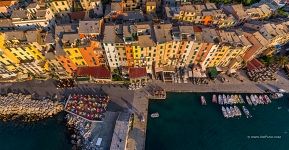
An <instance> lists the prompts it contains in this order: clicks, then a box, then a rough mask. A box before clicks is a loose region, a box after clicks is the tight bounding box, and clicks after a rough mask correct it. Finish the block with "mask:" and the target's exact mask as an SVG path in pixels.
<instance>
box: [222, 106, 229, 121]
mask: <svg viewBox="0 0 289 150" xmlns="http://www.w3.org/2000/svg"><path fill="white" fill-rule="evenodd" d="M222 112H223V116H224V117H225V118H229V116H228V113H227V111H226V108H225V107H224V106H222Z"/></svg>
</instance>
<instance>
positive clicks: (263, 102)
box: [259, 95, 266, 104]
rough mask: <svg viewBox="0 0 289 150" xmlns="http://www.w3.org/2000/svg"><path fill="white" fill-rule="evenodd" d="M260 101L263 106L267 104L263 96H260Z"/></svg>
mask: <svg viewBox="0 0 289 150" xmlns="http://www.w3.org/2000/svg"><path fill="white" fill-rule="evenodd" d="M259 100H260V103H261V104H266V100H265V101H264V100H263V97H262V95H259Z"/></svg>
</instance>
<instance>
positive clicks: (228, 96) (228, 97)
mask: <svg viewBox="0 0 289 150" xmlns="http://www.w3.org/2000/svg"><path fill="white" fill-rule="evenodd" d="M227 102H228V104H232V101H231V96H230V95H227Z"/></svg>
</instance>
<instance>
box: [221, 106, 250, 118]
mask: <svg viewBox="0 0 289 150" xmlns="http://www.w3.org/2000/svg"><path fill="white" fill-rule="evenodd" d="M242 111H243V113H244V114H245V115H246V117H247V118H251V117H252V115H251V114H250V112H249V110H248V109H247V108H246V107H245V106H242ZM222 113H223V116H224V117H225V118H233V117H240V116H242V112H241V110H240V109H239V108H238V106H222Z"/></svg>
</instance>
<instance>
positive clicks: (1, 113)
mask: <svg viewBox="0 0 289 150" xmlns="http://www.w3.org/2000/svg"><path fill="white" fill-rule="evenodd" d="M61 111H63V104H61V103H59V102H53V101H51V100H49V99H45V100H33V99H32V98H31V95H22V94H13V93H9V94H8V95H5V96H0V119H2V120H4V121H6V120H13V119H21V120H22V121H25V122H30V121H37V120H40V119H44V118H47V117H51V116H53V115H55V114H57V113H59V112H61Z"/></svg>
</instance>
